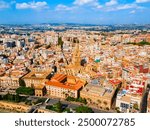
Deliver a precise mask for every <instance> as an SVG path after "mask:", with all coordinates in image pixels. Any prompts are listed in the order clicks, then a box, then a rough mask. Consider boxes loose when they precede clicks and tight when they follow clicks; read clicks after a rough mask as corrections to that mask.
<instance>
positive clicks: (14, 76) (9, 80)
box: [0, 70, 27, 89]
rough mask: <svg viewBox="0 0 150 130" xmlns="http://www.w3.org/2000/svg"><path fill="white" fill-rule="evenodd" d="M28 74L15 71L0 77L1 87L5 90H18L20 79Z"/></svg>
mask: <svg viewBox="0 0 150 130" xmlns="http://www.w3.org/2000/svg"><path fill="white" fill-rule="evenodd" d="M26 73H27V72H24V71H19V70H13V71H11V72H9V73H7V74H5V75H4V76H1V77H0V87H3V88H13V89H16V88H18V87H19V86H20V84H19V80H20V78H21V77H22V76H23V75H25V74H26Z"/></svg>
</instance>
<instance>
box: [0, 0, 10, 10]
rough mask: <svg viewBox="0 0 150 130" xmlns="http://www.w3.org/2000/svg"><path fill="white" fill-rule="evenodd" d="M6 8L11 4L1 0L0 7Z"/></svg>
mask: <svg viewBox="0 0 150 130" xmlns="http://www.w3.org/2000/svg"><path fill="white" fill-rule="evenodd" d="M5 8H9V4H8V3H6V2H4V1H0V9H5Z"/></svg>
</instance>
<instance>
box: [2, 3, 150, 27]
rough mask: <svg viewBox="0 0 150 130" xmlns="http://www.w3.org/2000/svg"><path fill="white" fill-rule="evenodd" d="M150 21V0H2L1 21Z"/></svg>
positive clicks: (87, 22)
mask: <svg viewBox="0 0 150 130" xmlns="http://www.w3.org/2000/svg"><path fill="white" fill-rule="evenodd" d="M39 23H80V24H150V0H0V24H39Z"/></svg>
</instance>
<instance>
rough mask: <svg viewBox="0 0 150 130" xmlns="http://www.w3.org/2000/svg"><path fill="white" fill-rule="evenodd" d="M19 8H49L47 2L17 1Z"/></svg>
mask: <svg viewBox="0 0 150 130" xmlns="http://www.w3.org/2000/svg"><path fill="white" fill-rule="evenodd" d="M16 8H17V9H37V10H38V9H39V10H40V9H45V8H48V4H47V2H45V1H43V2H34V1H33V2H28V3H25V2H24V3H17V4H16Z"/></svg>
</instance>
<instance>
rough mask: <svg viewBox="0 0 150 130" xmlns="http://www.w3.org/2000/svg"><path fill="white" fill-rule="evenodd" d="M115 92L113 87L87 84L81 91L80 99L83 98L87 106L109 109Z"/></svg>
mask: <svg viewBox="0 0 150 130" xmlns="http://www.w3.org/2000/svg"><path fill="white" fill-rule="evenodd" d="M115 90H116V88H113V87H103V86H100V85H93V84H88V85H87V86H85V87H84V88H83V89H82V90H81V92H80V97H82V98H85V99H86V100H87V101H88V103H89V104H93V105H95V106H97V107H100V108H103V109H106V108H107V109H110V108H111V106H112V99H113V96H114V93H115Z"/></svg>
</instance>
